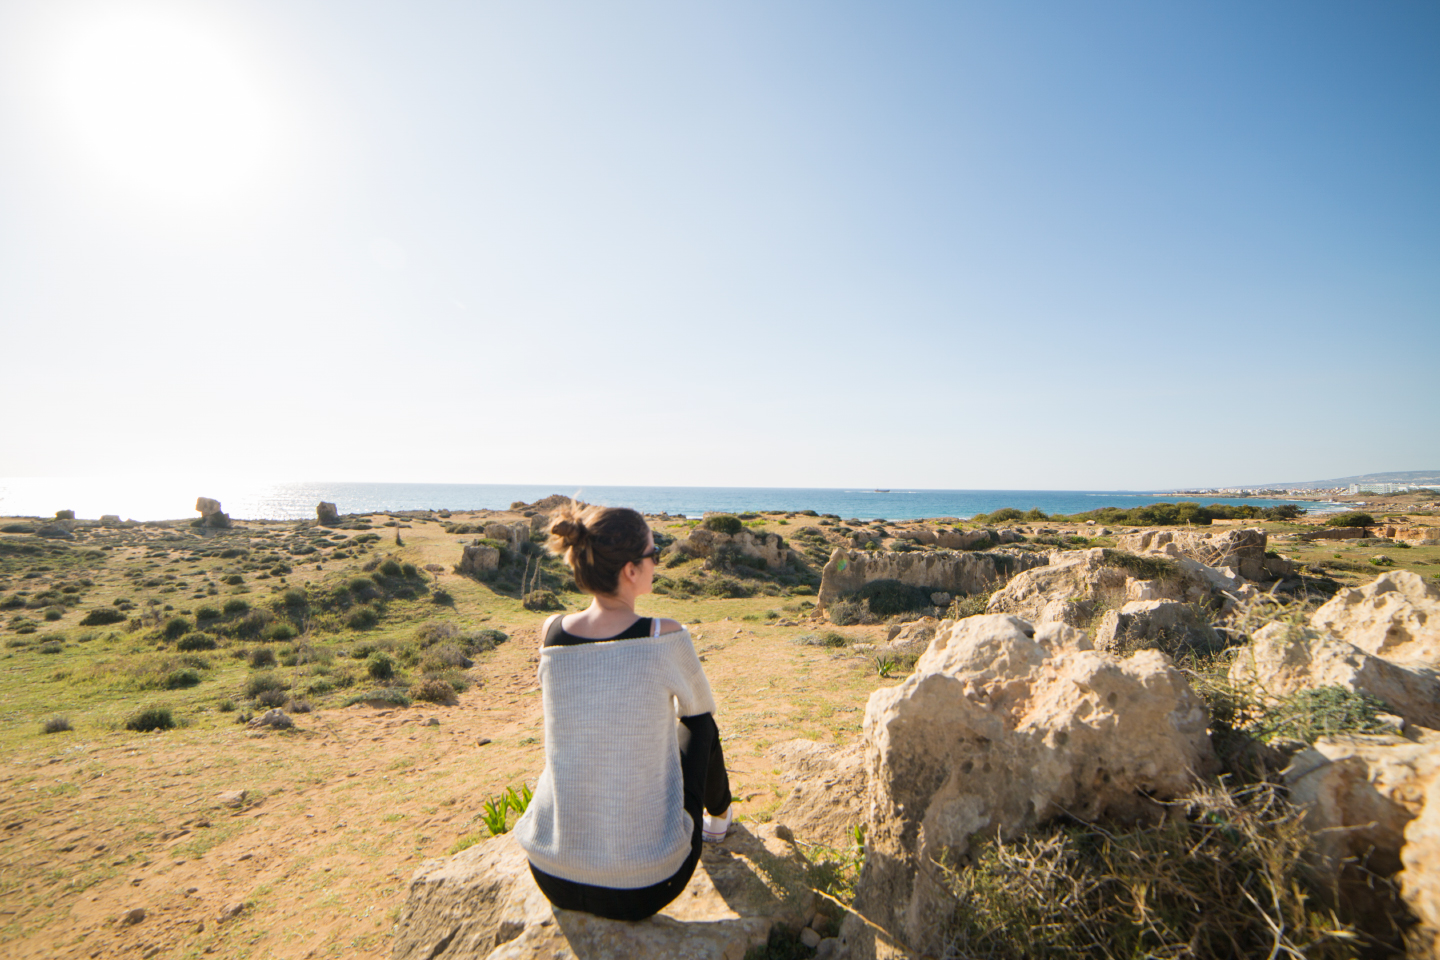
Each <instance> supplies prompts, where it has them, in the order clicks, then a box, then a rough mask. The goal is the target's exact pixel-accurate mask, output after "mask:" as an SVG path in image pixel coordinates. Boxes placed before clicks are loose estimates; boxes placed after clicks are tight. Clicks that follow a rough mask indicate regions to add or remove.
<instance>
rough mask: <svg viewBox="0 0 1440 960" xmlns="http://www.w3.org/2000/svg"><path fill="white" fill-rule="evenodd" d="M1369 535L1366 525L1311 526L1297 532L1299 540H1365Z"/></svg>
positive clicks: (1296, 535)
mask: <svg viewBox="0 0 1440 960" xmlns="http://www.w3.org/2000/svg"><path fill="white" fill-rule="evenodd" d="M1368 536H1370V532H1369V531H1368V530H1366V529H1365V528H1364V527H1311V528H1310V529H1308V530H1302V531H1300V532H1299V533H1297V534H1295V537H1296V539H1299V540H1363V539H1365V538H1366V537H1368Z"/></svg>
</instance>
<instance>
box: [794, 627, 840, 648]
mask: <svg viewBox="0 0 1440 960" xmlns="http://www.w3.org/2000/svg"><path fill="white" fill-rule="evenodd" d="M794 642H795V643H798V644H800V645H801V646H802V647H848V646H849V645H850V638H849V637H847V636H845V634H843V633H836V632H835V631H834V630H826V631H825V632H824V633H802V634H801V635H800V636H798V637H796V638H795V641H794Z"/></svg>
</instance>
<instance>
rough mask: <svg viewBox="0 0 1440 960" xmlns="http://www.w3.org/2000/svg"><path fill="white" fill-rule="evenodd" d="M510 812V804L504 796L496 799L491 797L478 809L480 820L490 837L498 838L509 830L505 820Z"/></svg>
mask: <svg viewBox="0 0 1440 960" xmlns="http://www.w3.org/2000/svg"><path fill="white" fill-rule="evenodd" d="M509 812H510V803H509V800H508V798H507V797H506V796H505V794H503V793H502V794H500V795H499V796H498V797H491V798H490V799H489V800H486V801H485V802H484V803H483V804H482V805H481V807H480V819H481V821H482V822H483V823H484V824H485V826H486V828H487V829H489V831H490V836H492V837H498V836H500V834H502V833H504V832H505V831H506V830H508V829H510V827H509V824H507V823H506V822H505V821H506V818H507V815H508V814H509Z"/></svg>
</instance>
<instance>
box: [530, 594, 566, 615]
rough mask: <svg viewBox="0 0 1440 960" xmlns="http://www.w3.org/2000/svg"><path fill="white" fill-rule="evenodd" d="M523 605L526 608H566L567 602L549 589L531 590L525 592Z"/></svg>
mask: <svg viewBox="0 0 1440 960" xmlns="http://www.w3.org/2000/svg"><path fill="white" fill-rule="evenodd" d="M521 606H523V607H524V608H525V609H526V610H540V611H545V610H564V609H565V604H563V603H561V602H560V599H559V598H558V597H556V596H555V594H553V593H551V592H550V591H549V590H531V591H530V592H529V593H527V594H525V598H524V599H523V600H522V601H521Z"/></svg>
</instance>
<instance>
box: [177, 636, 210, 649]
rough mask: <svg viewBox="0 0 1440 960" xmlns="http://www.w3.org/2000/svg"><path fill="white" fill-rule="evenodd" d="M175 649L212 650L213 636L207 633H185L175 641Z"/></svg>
mask: <svg viewBox="0 0 1440 960" xmlns="http://www.w3.org/2000/svg"><path fill="white" fill-rule="evenodd" d="M175 649H176V650H180V651H185V652H188V651H194V650H214V649H215V638H214V637H212V636H210V635H209V634H207V633H187V634H186V635H185V636H183V637H181V638H180V639H179V640H176V641H175Z"/></svg>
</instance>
